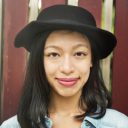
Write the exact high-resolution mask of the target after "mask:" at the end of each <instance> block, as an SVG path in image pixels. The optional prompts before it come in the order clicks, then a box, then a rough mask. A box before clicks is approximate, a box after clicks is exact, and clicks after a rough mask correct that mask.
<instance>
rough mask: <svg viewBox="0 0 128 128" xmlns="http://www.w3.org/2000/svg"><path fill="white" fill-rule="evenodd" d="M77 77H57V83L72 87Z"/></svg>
mask: <svg viewBox="0 0 128 128" xmlns="http://www.w3.org/2000/svg"><path fill="white" fill-rule="evenodd" d="M78 80H79V78H57V81H58V83H59V84H61V85H63V86H65V87H72V86H74V85H75V84H76V83H77V82H78Z"/></svg>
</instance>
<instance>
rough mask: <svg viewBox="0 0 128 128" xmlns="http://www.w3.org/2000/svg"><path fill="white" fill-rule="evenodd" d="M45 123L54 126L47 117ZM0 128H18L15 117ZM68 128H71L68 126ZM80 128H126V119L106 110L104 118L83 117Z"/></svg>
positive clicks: (127, 122)
mask: <svg viewBox="0 0 128 128" xmlns="http://www.w3.org/2000/svg"><path fill="white" fill-rule="evenodd" d="M46 123H47V126H48V128H52V125H53V124H54V122H52V120H51V119H50V118H47V117H46ZM62 125H63V124H62ZM0 128H20V125H19V123H18V121H17V116H14V117H12V118H10V119H8V120H7V121H5V122H3V124H2V125H1V126H0ZM68 128H71V127H70V126H69V127H68ZM81 128H128V117H127V116H125V115H124V114H122V113H120V112H118V111H116V110H113V109H107V111H106V114H105V116H104V117H102V118H101V119H94V118H91V117H88V116H87V117H85V118H84V120H83V122H82V124H81Z"/></svg>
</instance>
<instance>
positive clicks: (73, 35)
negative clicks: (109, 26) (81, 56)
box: [45, 30, 90, 47]
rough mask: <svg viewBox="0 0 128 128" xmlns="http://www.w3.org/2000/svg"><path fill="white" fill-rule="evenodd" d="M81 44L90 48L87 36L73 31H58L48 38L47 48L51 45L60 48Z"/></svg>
mask: <svg viewBox="0 0 128 128" xmlns="http://www.w3.org/2000/svg"><path fill="white" fill-rule="evenodd" d="M79 44H81V45H85V46H87V47H90V42H89V39H88V37H87V36H86V35H84V34H82V33H79V32H76V31H71V30H56V31H53V32H52V33H51V34H50V35H49V36H48V38H47V40H46V44H45V47H47V46H51V45H55V46H56V45H58V46H60V47H61V46H62V45H66V46H68V47H69V46H74V45H79Z"/></svg>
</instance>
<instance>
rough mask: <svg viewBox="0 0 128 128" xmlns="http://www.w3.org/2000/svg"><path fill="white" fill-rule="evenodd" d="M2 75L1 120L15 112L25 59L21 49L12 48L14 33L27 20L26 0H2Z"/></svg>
mask: <svg viewBox="0 0 128 128" xmlns="http://www.w3.org/2000/svg"><path fill="white" fill-rule="evenodd" d="M3 5H4V8H3V9H4V14H3V17H4V20H3V21H4V23H3V28H4V30H3V32H4V34H3V36H4V37H3V42H4V44H3V53H2V54H3V60H2V61H3V74H2V75H3V76H2V85H1V86H2V90H1V91H2V101H3V102H2V103H1V120H4V119H7V118H8V117H10V116H12V115H14V114H15V113H16V109H17V105H18V100H19V96H20V91H21V87H22V81H23V78H24V77H23V76H24V68H25V61H26V53H25V51H24V50H23V49H16V48H14V45H13V41H14V37H15V34H16V33H17V32H18V31H19V29H20V28H22V27H23V26H24V25H25V24H26V21H27V17H28V16H27V12H28V8H27V6H28V2H27V0H20V1H17V0H4V3H3Z"/></svg>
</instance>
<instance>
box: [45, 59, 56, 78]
mask: <svg viewBox="0 0 128 128" xmlns="http://www.w3.org/2000/svg"><path fill="white" fill-rule="evenodd" d="M44 69H45V73H46V76H47V77H48V76H52V75H54V74H55V72H56V70H57V65H55V64H54V63H51V62H49V61H44Z"/></svg>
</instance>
